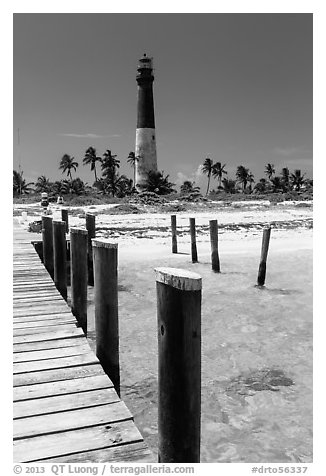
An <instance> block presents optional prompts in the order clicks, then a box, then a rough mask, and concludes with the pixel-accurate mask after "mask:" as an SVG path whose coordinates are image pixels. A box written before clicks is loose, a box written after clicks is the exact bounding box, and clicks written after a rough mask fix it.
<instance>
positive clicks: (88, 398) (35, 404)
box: [13, 388, 120, 421]
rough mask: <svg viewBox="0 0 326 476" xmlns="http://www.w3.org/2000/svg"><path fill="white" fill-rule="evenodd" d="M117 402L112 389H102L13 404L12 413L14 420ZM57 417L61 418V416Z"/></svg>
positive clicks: (116, 396) (117, 398)
mask: <svg viewBox="0 0 326 476" xmlns="http://www.w3.org/2000/svg"><path fill="white" fill-rule="evenodd" d="M119 401H120V399H119V397H118V395H117V393H116V391H115V390H114V388H102V389H100V390H91V391H88V392H81V393H74V394H69V395H58V396H56V397H54V396H51V397H45V398H36V399H34V400H26V401H22V402H16V403H14V406H13V411H14V418H15V419H17V418H25V417H31V416H36V415H43V414H46V413H55V412H63V411H67V410H77V409H80V408H89V407H95V406H98V405H103V404H109V403H115V402H119ZM59 417H60V418H62V416H59ZM19 421H21V420H19Z"/></svg>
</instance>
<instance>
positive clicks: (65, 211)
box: [61, 208, 69, 233]
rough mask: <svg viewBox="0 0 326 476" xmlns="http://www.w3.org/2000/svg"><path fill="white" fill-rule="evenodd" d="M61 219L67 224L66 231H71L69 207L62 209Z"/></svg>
mask: <svg viewBox="0 0 326 476" xmlns="http://www.w3.org/2000/svg"><path fill="white" fill-rule="evenodd" d="M61 220H62V221H64V222H65V224H66V233H69V214H68V209H67V208H62V209H61Z"/></svg>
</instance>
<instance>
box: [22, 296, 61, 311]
mask: <svg viewBox="0 0 326 476" xmlns="http://www.w3.org/2000/svg"><path fill="white" fill-rule="evenodd" d="M61 300H62V296H60V295H59V294H58V295H55V294H53V293H51V294H50V295H48V296H37V295H35V296H28V297H22V298H19V297H16V298H14V300H13V308H14V309H16V308H21V307H26V308H28V307H32V306H38V305H41V306H43V305H44V303H45V302H46V303H47V305H48V306H49V305H51V302H55V301H61Z"/></svg>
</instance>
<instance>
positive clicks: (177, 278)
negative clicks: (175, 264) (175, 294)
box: [155, 268, 202, 291]
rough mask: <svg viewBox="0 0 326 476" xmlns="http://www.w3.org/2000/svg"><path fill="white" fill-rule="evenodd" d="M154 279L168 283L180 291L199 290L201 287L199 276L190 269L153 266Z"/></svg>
mask: <svg viewBox="0 0 326 476" xmlns="http://www.w3.org/2000/svg"><path fill="white" fill-rule="evenodd" d="M155 275H156V281H157V282H158V283H163V284H168V285H169V286H172V287H174V288H176V289H180V291H199V290H200V289H201V288H202V279H201V276H199V274H197V273H193V272H192V271H188V270H186V269H179V268H155Z"/></svg>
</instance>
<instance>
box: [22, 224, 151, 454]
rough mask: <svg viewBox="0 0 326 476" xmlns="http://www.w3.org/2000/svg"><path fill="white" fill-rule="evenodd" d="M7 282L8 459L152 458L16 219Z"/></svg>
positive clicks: (130, 416)
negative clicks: (10, 319)
mask: <svg viewBox="0 0 326 476" xmlns="http://www.w3.org/2000/svg"><path fill="white" fill-rule="evenodd" d="M13 287H14V292H13V316H14V324H13V328H14V338H13V342H14V358H13V361H14V364H13V369H14V376H13V382H14V406H13V413H14V423H13V428H14V462H26V463H27V462H36V461H40V462H41V461H42V462H52V461H53V462H64V463H68V462H81V463H86V462H124V461H126V462H153V461H154V460H153V456H152V454H151V452H150V451H149V449H148V448H147V446H146V444H145V443H144V441H143V438H142V435H141V434H140V432H139V430H138V429H137V427H136V426H135V424H134V422H133V417H132V415H131V413H130V411H129V410H128V408H127V407H126V405H125V404H124V402H123V401H121V400H120V398H119V396H118V395H117V393H116V391H115V390H114V388H113V384H112V382H111V380H110V379H109V378H108V376H107V375H106V374H105V373H104V371H103V369H102V367H101V365H100V363H99V361H98V359H97V358H96V356H95V355H94V353H93V352H92V351H91V349H90V347H89V345H88V342H87V339H86V337H85V335H84V333H83V332H82V330H81V329H80V328H78V327H77V323H76V320H75V318H74V316H73V315H72V313H71V310H70V307H69V306H68V305H67V304H66V302H65V301H64V299H63V298H62V297H61V295H60V294H59V292H58V291H57V289H56V287H55V285H54V283H53V281H52V279H51V278H50V276H49V274H48V273H47V271H46V270H45V268H44V266H43V264H42V263H41V261H40V258H39V256H38V255H37V253H36V251H35V249H34V247H33V245H32V244H31V234H30V233H28V232H27V231H25V230H23V229H22V228H21V227H20V225H19V224H18V223H17V221H16V222H14V246H13Z"/></svg>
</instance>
